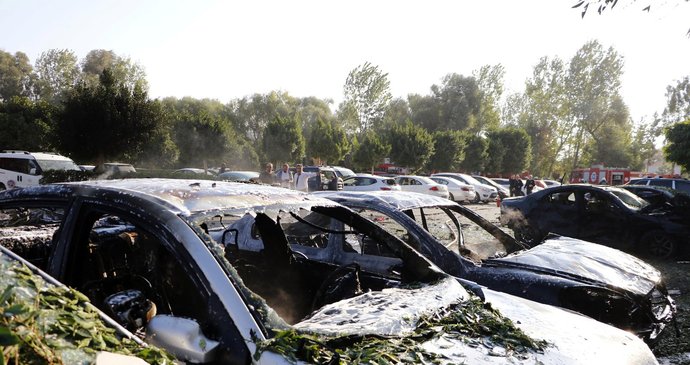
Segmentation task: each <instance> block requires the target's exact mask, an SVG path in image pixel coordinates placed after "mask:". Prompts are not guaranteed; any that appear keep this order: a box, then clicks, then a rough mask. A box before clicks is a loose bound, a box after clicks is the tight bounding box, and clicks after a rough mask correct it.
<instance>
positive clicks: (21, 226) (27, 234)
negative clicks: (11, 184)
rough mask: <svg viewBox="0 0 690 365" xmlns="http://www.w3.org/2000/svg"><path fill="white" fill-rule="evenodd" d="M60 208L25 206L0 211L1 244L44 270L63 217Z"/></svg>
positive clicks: (62, 211) (62, 210)
mask: <svg viewBox="0 0 690 365" xmlns="http://www.w3.org/2000/svg"><path fill="white" fill-rule="evenodd" d="M64 212H65V210H64V209H63V208H62V207H52V206H48V207H47V206H35V207H31V206H27V205H25V206H24V207H22V208H7V209H2V210H0V245H2V246H4V247H6V248H8V249H10V250H12V251H13V252H14V253H16V254H18V255H19V256H21V257H23V258H24V259H25V260H27V261H29V262H30V263H32V264H33V265H35V266H36V267H38V268H39V269H41V270H46V266H47V264H48V258H49V257H50V253H51V250H52V248H53V236H54V235H55V234H56V233H57V231H58V228H59V227H60V223H61V222H62V219H63V217H64V214H65V213H64Z"/></svg>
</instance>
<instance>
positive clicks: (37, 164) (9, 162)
mask: <svg viewBox="0 0 690 365" xmlns="http://www.w3.org/2000/svg"><path fill="white" fill-rule="evenodd" d="M50 170H64V171H82V169H81V168H79V166H78V165H77V164H75V163H74V161H72V160H71V159H70V158H69V157H65V156H61V155H58V154H55V153H43V152H26V151H0V191H2V190H5V189H13V188H24V187H27V186H35V185H38V184H39V182H40V181H41V178H42V177H43V172H44V171H50Z"/></svg>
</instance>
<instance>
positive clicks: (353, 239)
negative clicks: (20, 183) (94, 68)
mask: <svg viewBox="0 0 690 365" xmlns="http://www.w3.org/2000/svg"><path fill="white" fill-rule="evenodd" d="M0 212H1V213H2V214H0V219H2V220H3V221H2V224H0V231H1V232H2V233H3V235H2V237H3V238H4V240H3V245H12V246H13V251H15V252H17V251H20V252H22V253H23V254H24V255H26V256H27V257H30V258H32V259H33V260H34V261H35V262H37V263H39V267H42V268H44V270H45V271H47V272H48V273H50V274H52V275H53V276H54V277H56V278H58V279H60V280H61V281H62V282H64V283H65V284H67V285H69V286H71V287H74V288H79V289H80V290H81V291H82V292H83V293H84V294H86V295H87V296H88V297H89V298H90V299H91V300H92V303H94V305H97V306H107V305H106V304H105V303H107V301H105V303H104V300H103V298H109V297H110V296H111V295H113V294H119V293H122V294H124V293H123V290H125V291H129V290H131V291H133V292H135V293H137V295H138V296H139V295H143V296H144V297H145V298H147V300H150V301H152V302H154V303H155V304H156V307H157V308H158V310H157V314H156V315H154V316H153V317H151V318H148V317H147V316H142V315H141V313H142V311H141V310H140V307H139V306H137V305H136V304H137V303H131V302H129V301H126V300H125V301H121V304H122V305H121V307H118V311H120V312H123V313H128V314H130V315H131V316H133V317H134V319H135V320H133V321H130V320H129V318H130V316H124V317H120V318H119V320H120V321H124V322H126V323H127V324H128V325H130V326H132V327H137V330H138V331H136V332H135V333H142V334H143V333H145V339H146V341H148V342H150V343H153V344H156V345H157V346H159V347H162V348H164V349H166V350H168V351H170V352H171V353H172V354H174V355H176V356H177V357H178V358H180V359H183V361H187V362H192V363H218V364H220V363H222V364H247V363H250V362H251V363H256V364H291V363H294V362H295V361H304V362H308V363H315V362H323V361H326V359H332V360H333V361H334V362H335V363H339V362H345V363H348V362H353V363H354V362H358V361H361V360H356V359H362V358H363V357H368V358H369V359H372V356H374V359H373V360H372V361H374V360H376V361H374V362H380V361H383V360H385V361H388V362H395V363H403V362H419V361H431V360H432V359H439V358H442V359H443V361H446V362H448V363H460V362H467V363H480V362H481V363H493V364H505V363H506V362H508V363H513V364H534V363H542V364H582V363H596V362H601V361H604V362H607V363H625V364H655V363H656V359H655V358H654V355H653V354H652V353H651V351H650V350H649V348H648V347H647V346H646V345H645V344H644V342H643V341H641V340H640V339H639V338H637V337H635V336H634V335H632V334H630V333H628V332H625V331H622V330H620V329H617V328H615V327H612V326H608V325H605V324H603V323H600V322H597V321H595V320H593V319H590V318H587V317H584V316H581V315H579V314H576V313H573V312H570V311H564V310H561V309H559V308H556V307H553V306H548V305H543V304H540V303H536V302H531V301H528V300H525V299H522V298H519V297H515V296H512V295H509V294H505V293H501V292H496V291H493V290H490V289H487V288H481V287H478V286H477V285H476V284H473V283H470V282H464V281H462V280H459V279H455V278H452V277H450V276H448V275H447V274H445V273H443V272H442V271H440V269H438V268H437V267H436V266H435V265H433V264H432V263H431V262H429V261H428V260H427V259H426V258H424V257H423V256H421V255H419V254H418V253H416V252H415V251H414V250H412V249H411V248H410V247H409V246H408V245H406V244H405V243H404V242H402V241H401V240H400V239H399V238H397V237H396V236H394V235H391V234H390V233H388V232H387V231H385V230H384V229H383V228H381V227H380V226H378V225H377V224H375V223H373V222H371V221H369V220H367V219H365V218H363V217H362V216H360V215H358V214H356V213H354V212H353V211H352V210H350V209H348V208H345V207H343V206H341V205H339V204H337V203H335V202H332V201H329V200H325V199H322V198H318V197H316V196H314V195H310V194H304V193H300V192H296V191H291V190H287V189H282V188H275V187H270V186H265V185H248V184H241V183H230V182H218V181H196V180H182V179H171V180H168V179H125V180H97V181H87V182H79V183H65V184H55V185H45V186H37V187H30V188H26V189H15V190H10V191H5V192H2V193H0ZM247 217H251V218H252V219H253V222H250V220H249V219H247ZM242 223H244V224H242ZM245 234H249V236H250V237H251V238H260V240H261V244H262V245H263V248H262V249H261V250H259V251H248V250H242V249H240V247H239V246H240V245H239V243H240V240H239V237H245ZM17 236H24V237H27V238H29V237H30V238H29V239H27V240H22V239H20V238H17ZM8 240H9V241H10V242H7V241H8ZM18 246H21V247H18ZM33 246H36V248H39V249H31V248H32V247H33ZM41 247H47V248H48V249H47V250H42V249H40V248H41ZM22 248H24V249H22ZM374 253H375V254H374ZM381 255H384V256H385V257H383V258H382V257H381ZM310 257H312V259H310ZM314 257H318V259H313V258H314ZM367 261H370V262H374V261H375V262H378V265H374V267H373V268H371V270H372V271H370V270H369V268H370V265H361V266H360V264H364V263H366V262H367ZM365 266H366V267H367V269H365V268H364V267H365ZM461 282H462V284H461ZM463 284H464V285H465V286H466V287H467V288H470V289H471V291H469V292H468V291H467V290H466V289H465V287H464V286H463ZM125 293H126V292H125ZM125 297H126V296H125ZM508 320H509V321H508ZM441 321H443V323H442V325H441ZM468 323H471V324H472V325H470V326H468V325H467V324H468ZM474 324H476V325H474ZM564 324H567V326H568V330H567V331H564V330H563V328H564V327H563V326H564ZM142 327H143V329H142ZM144 330H145V331H144ZM372 341H375V342H373V344H374V345H373V346H370V347H371V348H377V349H384V350H385V353H383V354H379V355H377V353H371V352H370V351H368V350H367V349H368V348H369V347H367V346H366V345H367V344H372ZM400 343H404V344H405V345H404V346H403V347H402V348H401V347H400V346H399V344H400ZM305 346H308V348H309V350H308V351H303V350H304V349H305ZM375 356H379V357H378V358H376V357H375Z"/></svg>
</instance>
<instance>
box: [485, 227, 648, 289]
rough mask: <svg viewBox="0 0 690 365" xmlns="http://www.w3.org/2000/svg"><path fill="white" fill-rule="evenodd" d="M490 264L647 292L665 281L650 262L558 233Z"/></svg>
mask: <svg viewBox="0 0 690 365" xmlns="http://www.w3.org/2000/svg"><path fill="white" fill-rule="evenodd" d="M487 262H488V263H490V264H499V265H500V263H503V262H508V263H518V264H523V265H529V266H531V267H534V268H546V269H551V270H555V271H560V272H567V273H568V274H574V275H579V276H582V277H585V278H587V279H590V280H595V281H598V282H603V283H616V285H618V286H619V287H621V288H623V289H625V290H627V291H630V292H633V293H636V294H641V295H645V294H647V293H649V292H650V291H651V290H652V289H653V288H654V286H655V285H656V284H657V283H658V282H660V281H661V273H660V272H659V270H657V269H655V268H654V267H652V266H651V265H649V264H647V263H646V262H644V261H642V260H640V259H638V258H636V257H634V256H631V255H629V254H626V253H624V252H621V251H619V250H616V249H612V248H610V247H606V246H602V245H598V244H594V243H590V242H586V241H582V240H578V239H574V238H569V237H557V238H551V239H547V240H546V241H544V243H542V244H540V245H538V246H535V247H534V248H531V249H530V250H527V251H521V252H517V253H515V254H512V255H508V256H506V257H503V258H501V259H497V260H487Z"/></svg>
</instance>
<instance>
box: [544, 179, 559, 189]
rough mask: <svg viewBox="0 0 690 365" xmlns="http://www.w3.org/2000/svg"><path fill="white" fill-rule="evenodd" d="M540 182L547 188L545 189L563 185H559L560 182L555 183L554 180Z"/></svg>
mask: <svg viewBox="0 0 690 365" xmlns="http://www.w3.org/2000/svg"><path fill="white" fill-rule="evenodd" d="M542 181H543V182H544V184H546V187H547V188H550V187H552V186H561V185H563V184H561V182H560V181H556V180H549V179H542Z"/></svg>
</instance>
